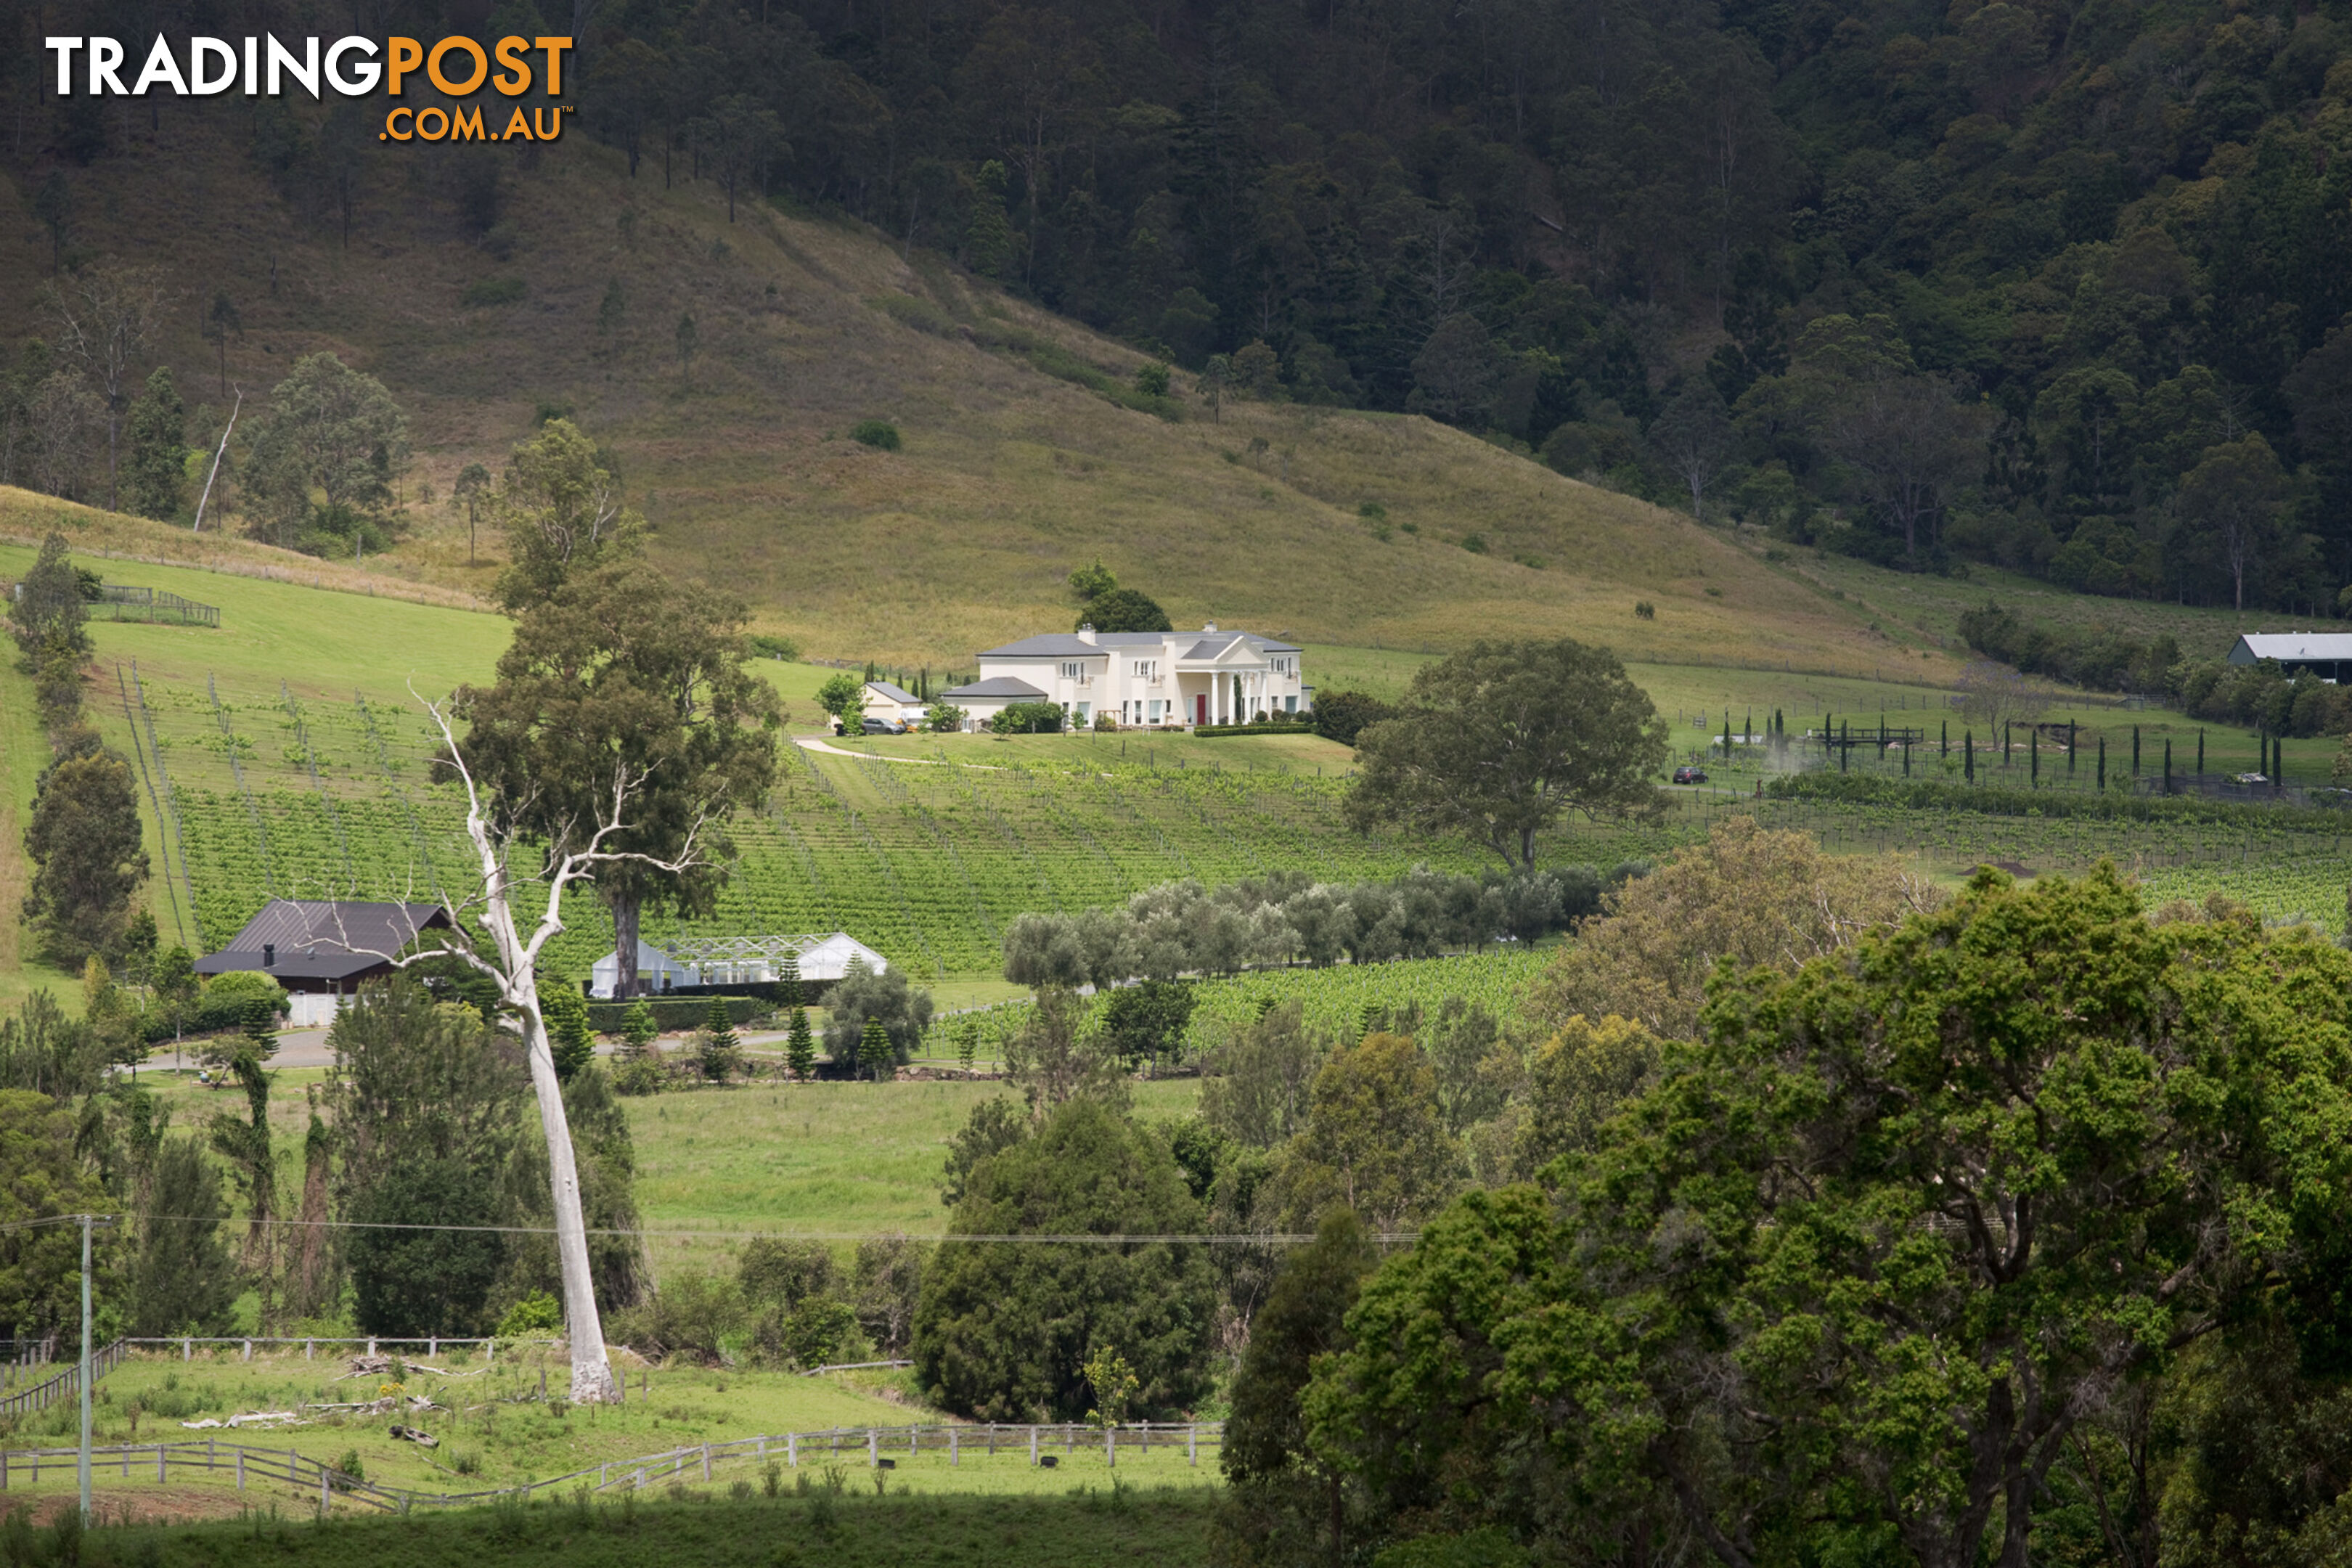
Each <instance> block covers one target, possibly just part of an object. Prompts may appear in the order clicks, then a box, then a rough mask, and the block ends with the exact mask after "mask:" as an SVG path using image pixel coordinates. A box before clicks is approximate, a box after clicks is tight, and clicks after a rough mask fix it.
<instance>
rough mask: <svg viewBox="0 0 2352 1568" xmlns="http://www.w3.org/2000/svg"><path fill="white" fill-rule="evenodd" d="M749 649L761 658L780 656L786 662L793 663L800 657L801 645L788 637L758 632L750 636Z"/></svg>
mask: <svg viewBox="0 0 2352 1568" xmlns="http://www.w3.org/2000/svg"><path fill="white" fill-rule="evenodd" d="M751 651H752V652H753V653H756V654H758V655H759V656H760V657H761V658H781V659H782V660H783V661H784V662H785V663H786V664H793V663H797V662H798V661H799V659H800V657H801V645H800V644H798V643H796V642H794V641H793V639H792V638H790V637H776V636H773V635H772V634H771V633H768V632H760V633H756V634H754V635H753V637H751Z"/></svg>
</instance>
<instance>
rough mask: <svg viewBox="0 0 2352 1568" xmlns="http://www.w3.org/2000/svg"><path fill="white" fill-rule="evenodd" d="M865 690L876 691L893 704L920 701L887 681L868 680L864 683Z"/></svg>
mask: <svg viewBox="0 0 2352 1568" xmlns="http://www.w3.org/2000/svg"><path fill="white" fill-rule="evenodd" d="M866 690H868V691H878V692H880V693H881V694H882V695H883V696H885V697H887V698H888V699H889V700H891V701H893V702H920V701H921V700H922V699H921V698H919V697H918V696H916V695H915V694H914V693H913V692H911V691H909V690H908V689H906V688H905V687H903V686H894V685H892V684H891V683H890V682H889V681H887V680H869V681H867V682H866Z"/></svg>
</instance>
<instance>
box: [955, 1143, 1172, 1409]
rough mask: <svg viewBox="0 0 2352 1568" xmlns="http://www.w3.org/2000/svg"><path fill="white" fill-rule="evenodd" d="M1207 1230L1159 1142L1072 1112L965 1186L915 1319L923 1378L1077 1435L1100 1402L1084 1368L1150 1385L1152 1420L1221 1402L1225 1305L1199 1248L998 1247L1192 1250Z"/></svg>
mask: <svg viewBox="0 0 2352 1568" xmlns="http://www.w3.org/2000/svg"><path fill="white" fill-rule="evenodd" d="M1201 1218H1202V1215H1201V1208H1200V1205H1199V1204H1197V1203H1196V1202H1194V1201H1193V1198H1192V1194H1191V1193H1190V1192H1188V1191H1187V1190H1186V1188H1185V1184H1184V1178H1183V1176H1182V1174H1181V1173H1180V1172H1179V1170H1178V1168H1177V1165H1176V1162H1175V1159H1174V1158H1173V1156H1171V1153H1170V1152H1169V1148H1168V1144H1167V1142H1165V1141H1164V1140H1163V1139H1161V1138H1160V1135H1159V1134H1158V1133H1156V1132H1153V1131H1150V1130H1148V1129H1145V1128H1141V1127H1138V1126H1136V1125H1134V1124H1133V1123H1131V1122H1129V1121H1125V1120H1124V1119H1122V1118H1121V1117H1119V1116H1118V1115H1117V1114H1116V1113H1115V1112H1113V1111H1112V1110H1108V1109H1106V1108H1105V1107H1104V1106H1102V1105H1101V1104H1099V1103H1097V1101H1095V1100H1090V1099H1084V1098H1081V1099H1076V1100H1068V1101H1066V1102H1065V1103H1064V1104H1063V1105H1062V1106H1061V1107H1060V1108H1059V1109H1058V1110H1055V1111H1054V1113H1053V1114H1052V1115H1051V1116H1050V1117H1049V1118H1047V1120H1046V1121H1045V1125H1044V1126H1043V1127H1042V1128H1041V1129H1039V1131H1038V1132H1037V1133H1036V1135H1035V1136H1034V1137H1032V1138H1028V1139H1025V1140H1023V1141H1021V1142H1017V1143H1013V1144H1012V1145H1011V1146H1009V1147H1006V1148H1003V1149H1002V1150H1000V1151H998V1152H995V1153H992V1154H990V1155H988V1156H987V1157H985V1158H983V1159H981V1160H980V1161H979V1162H978V1163H976V1164H974V1165H973V1166H972V1168H971V1171H970V1173H968V1174H966V1175H965V1177H964V1186H963V1201H962V1202H961V1203H960V1204H958V1205H956V1209H955V1216H954V1218H953V1219H952V1220H951V1221H950V1223H949V1226H948V1236H947V1239H946V1240H945V1241H943V1242H942V1243H940V1248H939V1252H938V1255H937V1257H936V1258H934V1260H933V1261H932V1263H931V1265H930V1267H929V1268H928V1269H927V1270H926V1271H925V1273H924V1276H923V1280H922V1294H921V1300H920V1302H919V1305H918V1306H917V1308H916V1310H915V1317H914V1347H915V1349H914V1355H915V1370H916V1373H917V1374H918V1375H919V1377H920V1378H921V1379H922V1381H923V1384H924V1386H925V1387H926V1388H927V1389H929V1391H930V1393H931V1396H932V1397H933V1398H935V1399H937V1400H939V1401H940V1403H942V1404H944V1405H946V1406H947V1407H948V1408H950V1409H951V1410H955V1411H959V1412H961V1413H962V1414H965V1415H974V1416H979V1417H982V1418H984V1419H989V1420H1016V1421H1017V1420H1032V1419H1036V1418H1038V1417H1039V1416H1041V1415H1042V1416H1044V1417H1045V1418H1047V1419H1052V1420H1074V1419H1077V1418H1080V1417H1083V1416H1084V1415H1085V1414H1086V1412H1087V1408H1088V1402H1089V1398H1090V1392H1089V1390H1088V1388H1087V1384H1086V1381H1085V1378H1084V1375H1083V1373H1082V1370H1081V1364H1082V1363H1084V1362H1085V1361H1086V1359H1087V1356H1088V1355H1089V1354H1091V1353H1093V1352H1097V1351H1102V1350H1113V1351H1116V1352H1118V1354H1119V1355H1121V1356H1123V1357H1125V1358H1126V1360H1127V1362H1128V1363H1129V1365H1130V1366H1131V1367H1133V1368H1134V1370H1135V1373H1136V1375H1137V1376H1138V1377H1139V1379H1140V1380H1141V1386H1140V1389H1139V1393H1138V1394H1137V1403H1136V1405H1135V1409H1136V1411H1137V1413H1138V1414H1149V1415H1153V1416H1155V1417H1158V1418H1161V1419H1165V1418H1166V1417H1167V1416H1169V1415H1174V1414H1175V1413H1177V1412H1179V1411H1181V1410H1184V1409H1187V1408H1189V1407H1190V1406H1191V1405H1192V1404H1193V1403H1194V1402H1195V1401H1196V1400H1197V1399H1198V1398H1199V1397H1200V1396H1201V1394H1202V1393H1203V1392H1204V1391H1205V1390H1206V1388H1207V1370H1208V1369H1207V1367H1206V1364H1205V1363H1204V1360H1203V1356H1202V1352H1204V1351H1205V1350H1206V1349H1207V1347H1208V1343H1209V1335H1210V1331H1211V1328H1212V1321H1213V1309H1214V1300H1215V1299H1214V1292H1213V1288H1212V1283H1211V1279H1210V1274H1209V1264H1208V1261H1207V1259H1206V1258H1203V1257H1202V1249H1201V1248H1200V1247H1186V1246H1181V1245H1171V1244H1169V1243H1166V1242H1157V1241H1150V1240H1133V1241H1120V1242H1116V1243H1108V1244H1085V1243H1065V1244H1054V1243H1050V1242H1033V1243H1022V1242H1015V1241H1006V1240H1001V1239H991V1238H994V1237H1006V1236H1011V1235H1014V1234H1017V1233H1023V1232H1026V1233H1030V1234H1034V1235H1043V1236H1070V1235H1099V1236H1119V1237H1155V1236H1182V1235H1188V1234H1192V1233H1194V1232H1197V1231H1198V1230H1199V1229H1200V1228H1201ZM959 1237H972V1238H973V1239H971V1240H961V1239H959Z"/></svg>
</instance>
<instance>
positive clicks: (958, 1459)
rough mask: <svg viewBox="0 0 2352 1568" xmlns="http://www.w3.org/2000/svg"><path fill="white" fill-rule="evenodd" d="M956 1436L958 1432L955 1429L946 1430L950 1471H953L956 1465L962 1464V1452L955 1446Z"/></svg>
mask: <svg viewBox="0 0 2352 1568" xmlns="http://www.w3.org/2000/svg"><path fill="white" fill-rule="evenodd" d="M957 1436H959V1432H958V1429H957V1428H956V1427H953V1426H950V1427H949V1428H948V1468H950V1469H954V1468H956V1467H957V1466H958V1465H961V1464H962V1463H963V1455H962V1451H961V1449H960V1448H959V1447H957V1446H956V1438H957Z"/></svg>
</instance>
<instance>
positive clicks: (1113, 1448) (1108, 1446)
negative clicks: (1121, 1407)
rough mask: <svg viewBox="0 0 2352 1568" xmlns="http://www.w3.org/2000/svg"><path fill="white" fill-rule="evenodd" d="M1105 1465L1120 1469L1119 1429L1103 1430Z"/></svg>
mask: <svg viewBox="0 0 2352 1568" xmlns="http://www.w3.org/2000/svg"><path fill="white" fill-rule="evenodd" d="M1103 1463H1104V1464H1106V1465H1108V1466H1110V1467H1111V1468H1113V1469H1117V1468H1118V1427H1116V1426H1105V1427H1104V1428H1103Z"/></svg>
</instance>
